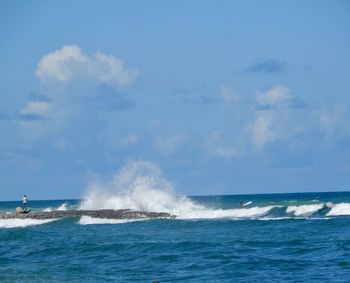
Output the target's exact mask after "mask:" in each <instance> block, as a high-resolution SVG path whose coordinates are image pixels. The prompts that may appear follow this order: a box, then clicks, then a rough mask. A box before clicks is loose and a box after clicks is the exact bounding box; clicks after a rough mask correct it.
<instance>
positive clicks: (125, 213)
mask: <svg viewBox="0 0 350 283" xmlns="http://www.w3.org/2000/svg"><path fill="white" fill-rule="evenodd" d="M81 216H90V217H94V218H106V219H142V218H169V217H174V216H172V215H170V214H169V213H165V212H144V211H133V210H130V209H119V210H112V209H102V210H67V211H50V212H44V211H43V212H28V213H0V219H14V218H20V219H25V218H30V219H58V218H66V217H81Z"/></svg>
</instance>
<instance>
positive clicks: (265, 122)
mask: <svg viewBox="0 0 350 283" xmlns="http://www.w3.org/2000/svg"><path fill="white" fill-rule="evenodd" d="M255 115H256V118H255V121H254V122H253V124H252V127H251V137H252V142H253V145H254V147H255V148H257V149H262V148H263V147H264V146H265V144H267V143H269V142H272V141H274V140H275V139H276V138H277V136H276V133H275V131H274V129H273V122H274V115H273V113H271V111H258V112H256V113H255Z"/></svg>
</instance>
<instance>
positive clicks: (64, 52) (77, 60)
mask: <svg viewBox="0 0 350 283" xmlns="http://www.w3.org/2000/svg"><path fill="white" fill-rule="evenodd" d="M35 74H36V76H37V78H38V79H39V80H40V81H41V83H43V84H44V85H49V84H50V83H51V82H62V83H63V82H69V81H72V80H74V79H86V80H89V81H94V82H96V83H105V84H108V85H110V86H112V87H114V88H117V89H121V88H123V87H125V86H126V85H128V84H130V83H131V82H133V81H134V80H135V79H136V77H137V76H138V71H137V70H136V69H128V68H127V67H126V66H125V63H124V62H123V60H121V59H118V58H116V57H114V56H112V55H106V54H103V53H101V52H97V53H96V54H95V55H94V56H88V55H86V54H84V53H83V52H82V50H81V49H80V47H79V46H76V45H66V46H63V47H62V48H61V49H58V50H56V51H53V52H51V53H48V54H47V55H45V56H44V57H43V58H42V59H41V60H40V62H39V64H38V66H37V70H36V72H35Z"/></svg>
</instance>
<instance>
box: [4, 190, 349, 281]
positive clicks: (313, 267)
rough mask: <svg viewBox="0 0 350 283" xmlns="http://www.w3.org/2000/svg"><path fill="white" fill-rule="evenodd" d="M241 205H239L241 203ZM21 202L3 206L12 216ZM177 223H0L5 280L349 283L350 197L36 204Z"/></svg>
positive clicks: (129, 197) (135, 196)
mask: <svg viewBox="0 0 350 283" xmlns="http://www.w3.org/2000/svg"><path fill="white" fill-rule="evenodd" d="M241 202H242V204H241ZM19 205H21V203H20V202H4V201H3V202H0V211H2V212H13V211H14V210H15V208H16V207H17V206H19ZM29 205H30V208H31V209H32V210H33V211H44V210H45V211H50V210H51V211H52V210H67V209H80V208H84V209H99V208H115V209H119V208H126V207H129V208H132V209H139V210H141V209H143V210H148V211H152V210H153V211H160V210H162V211H167V212H170V213H171V214H173V215H176V216H177V217H176V218H174V219H173V218H169V219H167V218H166V219H145V220H138V221H135V220H134V221H131V220H110V219H94V218H90V217H85V216H83V217H81V218H66V219H61V220H31V219H5V220H4V219H3V220H0V282H153V281H159V282H161V283H165V282H186V283H187V282H257V281H259V282H350V192H332V193H298V194H264V195H224V196H193V197H185V196H182V197H178V196H175V195H172V194H170V193H169V192H166V191H157V190H153V191H151V190H148V191H147V192H144V191H140V190H137V192H136V191H133V192H128V193H125V192H124V194H122V195H121V194H119V195H114V196H111V195H108V196H105V198H103V197H101V195H97V193H96V192H95V193H91V194H88V195H87V197H86V198H85V199H84V200H42V201H30V203H29Z"/></svg>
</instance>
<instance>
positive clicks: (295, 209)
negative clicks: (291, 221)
mask: <svg viewBox="0 0 350 283" xmlns="http://www.w3.org/2000/svg"><path fill="white" fill-rule="evenodd" d="M323 207H324V204H323V203H320V204H305V205H299V206H288V207H287V209H286V212H287V213H292V214H293V215H295V216H308V215H311V214H314V213H315V212H317V211H319V210H320V209H322V208H323Z"/></svg>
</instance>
